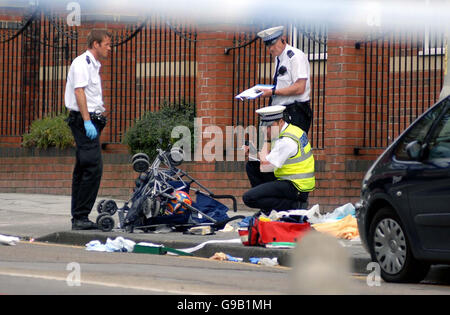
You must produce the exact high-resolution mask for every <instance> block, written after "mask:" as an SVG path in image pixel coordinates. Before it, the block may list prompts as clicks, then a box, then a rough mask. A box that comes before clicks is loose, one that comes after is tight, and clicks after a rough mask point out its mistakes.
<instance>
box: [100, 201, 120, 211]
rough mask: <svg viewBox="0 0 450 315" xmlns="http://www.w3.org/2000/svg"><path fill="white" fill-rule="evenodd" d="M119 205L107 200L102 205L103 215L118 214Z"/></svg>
mask: <svg viewBox="0 0 450 315" xmlns="http://www.w3.org/2000/svg"><path fill="white" fill-rule="evenodd" d="M117 209H118V207H117V204H116V202H115V201H114V200H106V201H105V202H104V203H103V205H102V211H101V213H108V214H109V215H114V214H115V213H116V212H117Z"/></svg>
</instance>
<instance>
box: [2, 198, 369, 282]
mask: <svg viewBox="0 0 450 315" xmlns="http://www.w3.org/2000/svg"><path fill="white" fill-rule="evenodd" d="M101 199H108V198H106V197H99V198H98V200H101ZM115 201H116V202H117V204H118V206H119V207H122V206H123V203H124V201H121V200H115ZM96 204H97V203H96ZM252 214H253V212H248V211H238V212H236V213H233V212H229V213H228V215H229V216H230V217H232V216H234V215H243V216H250V215H252ZM96 218H97V211H96V210H95V209H94V210H93V211H92V212H91V216H90V219H91V220H92V221H94V222H95V220H96ZM70 219H71V216H70V196H60V195H38V194H18V193H17V194H16V193H0V235H9V236H17V237H20V238H21V239H22V240H25V241H29V240H34V241H39V242H49V243H58V244H68V245H77V246H85V245H86V244H87V243H89V242H90V241H92V240H99V241H101V242H102V243H105V242H106V239H107V238H111V239H115V238H116V237H118V236H122V237H124V238H125V239H129V240H133V241H135V242H136V243H137V242H150V243H154V244H163V245H164V246H167V247H171V248H174V249H186V248H193V247H196V246H198V245H200V244H203V243H204V242H209V243H208V244H206V245H204V246H203V247H202V248H201V249H198V250H196V251H194V252H193V254H194V256H198V257H205V258H209V257H211V256H213V255H214V254H215V253H217V252H223V253H226V254H228V255H231V256H233V257H240V258H243V259H244V262H245V261H249V258H250V257H260V258H262V257H269V258H273V257H277V258H278V262H279V263H280V265H282V266H292V263H293V262H292V257H293V251H294V250H293V249H269V248H264V247H260V246H244V245H242V244H241V243H239V242H237V243H236V242H234V243H233V242H232V243H227V242H226V241H227V240H236V239H239V234H238V232H237V229H236V227H237V222H239V220H238V221H234V222H233V223H232V224H231V226H232V227H233V231H230V232H222V231H216V232H215V234H213V235H187V234H183V233H181V232H173V231H172V232H165V231H159V232H158V231H157V232H153V233H143V232H135V233H126V232H123V231H121V230H119V229H114V230H113V231H111V232H102V231H100V230H92V231H72V230H71V222H70ZM115 219H116V222H118V219H117V215H115ZM217 241H218V242H217ZM224 241H225V242H224ZM339 244H340V245H341V246H343V247H344V248H345V249H346V250H347V251H348V257H349V258H350V260H351V271H352V272H354V273H363V274H367V273H369V271H368V270H367V265H368V264H369V262H370V256H369V254H368V253H367V252H366V250H365V249H364V248H363V246H362V245H361V243H360V241H358V240H356V241H352V240H339Z"/></svg>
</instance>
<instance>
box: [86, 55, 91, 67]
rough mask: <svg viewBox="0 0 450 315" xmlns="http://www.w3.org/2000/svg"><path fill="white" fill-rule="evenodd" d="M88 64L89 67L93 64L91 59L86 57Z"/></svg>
mask: <svg viewBox="0 0 450 315" xmlns="http://www.w3.org/2000/svg"><path fill="white" fill-rule="evenodd" d="M86 62H87V63H88V65H90V64H91V58H89V56H86Z"/></svg>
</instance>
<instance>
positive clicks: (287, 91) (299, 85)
mask: <svg viewBox="0 0 450 315" xmlns="http://www.w3.org/2000/svg"><path fill="white" fill-rule="evenodd" d="M305 88H306V79H298V80H297V81H295V82H294V84H292V85H290V86H288V87H285V88H282V89H276V90H275V95H281V96H291V95H301V94H303V93H305Z"/></svg>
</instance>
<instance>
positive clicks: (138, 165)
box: [133, 159, 150, 173]
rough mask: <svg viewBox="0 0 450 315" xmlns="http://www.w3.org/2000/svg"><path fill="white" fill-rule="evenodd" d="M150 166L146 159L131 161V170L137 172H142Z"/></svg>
mask: <svg viewBox="0 0 450 315" xmlns="http://www.w3.org/2000/svg"><path fill="white" fill-rule="evenodd" d="M149 167H150V162H149V161H148V160H147V159H136V160H134V161H133V170H134V171H135V172H137V173H144V172H146V171H147V170H148V168H149Z"/></svg>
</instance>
